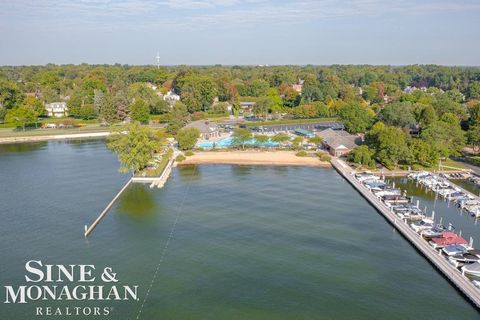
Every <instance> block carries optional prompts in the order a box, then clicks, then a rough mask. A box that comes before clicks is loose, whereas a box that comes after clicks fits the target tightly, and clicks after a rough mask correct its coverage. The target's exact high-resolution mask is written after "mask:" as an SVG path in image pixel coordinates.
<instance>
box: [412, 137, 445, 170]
mask: <svg viewBox="0 0 480 320" xmlns="http://www.w3.org/2000/svg"><path fill="white" fill-rule="evenodd" d="M408 148H409V152H410V153H409V157H410V158H409V159H408V161H407V162H408V163H409V164H419V165H422V166H425V167H433V166H434V165H435V164H436V163H437V162H438V152H437V151H436V150H435V148H434V147H433V146H432V145H430V144H428V143H426V142H425V141H423V140H421V139H412V141H411V142H410V144H409V146H408Z"/></svg>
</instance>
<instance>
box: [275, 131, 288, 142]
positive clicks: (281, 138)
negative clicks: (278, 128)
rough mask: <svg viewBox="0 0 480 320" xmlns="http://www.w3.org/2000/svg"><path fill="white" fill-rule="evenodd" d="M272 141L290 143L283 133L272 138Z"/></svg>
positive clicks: (286, 135)
mask: <svg viewBox="0 0 480 320" xmlns="http://www.w3.org/2000/svg"><path fill="white" fill-rule="evenodd" d="M272 141H273V142H277V143H285V142H287V141H290V136H289V135H288V134H286V133H284V132H279V133H277V134H275V135H274V136H273V137H272Z"/></svg>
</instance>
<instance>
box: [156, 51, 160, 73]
mask: <svg viewBox="0 0 480 320" xmlns="http://www.w3.org/2000/svg"><path fill="white" fill-rule="evenodd" d="M155 58H156V59H157V69H159V68H160V53H159V52H158V51H157V56H156V57H155Z"/></svg>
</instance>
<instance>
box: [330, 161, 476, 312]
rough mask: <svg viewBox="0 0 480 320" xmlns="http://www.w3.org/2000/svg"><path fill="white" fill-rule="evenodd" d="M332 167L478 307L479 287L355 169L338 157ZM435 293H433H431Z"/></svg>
mask: <svg viewBox="0 0 480 320" xmlns="http://www.w3.org/2000/svg"><path fill="white" fill-rule="evenodd" d="M332 165H333V167H334V168H335V169H336V170H337V171H338V172H339V173H340V174H341V175H342V176H343V177H344V178H345V179H346V180H347V181H348V182H349V183H350V184H351V185H352V186H353V187H354V188H355V189H356V190H357V191H358V192H359V193H360V194H361V195H362V196H363V197H364V198H365V199H367V201H368V202H370V204H371V205H372V206H373V207H374V208H375V209H377V211H378V212H380V214H382V216H383V217H384V218H385V219H386V220H387V221H388V222H390V224H391V225H393V226H394V227H395V228H396V229H397V230H398V231H399V232H400V233H401V234H402V235H403V236H404V237H405V239H407V240H408V241H409V242H410V243H411V244H412V245H413V246H414V247H415V248H416V249H417V250H418V251H419V252H421V253H422V254H423V255H424V256H425V258H426V259H428V261H429V262H430V263H431V264H432V265H434V266H435V267H436V268H437V270H439V271H440V272H441V273H442V274H443V275H444V276H445V278H447V279H448V280H449V281H450V282H451V283H452V284H453V285H454V286H455V287H456V288H457V289H458V290H459V291H460V292H461V293H462V294H463V295H464V296H465V297H467V298H468V299H469V300H470V301H471V302H472V304H473V305H475V306H476V307H477V308H479V309H480V289H478V288H476V287H475V286H474V285H473V283H472V282H471V281H470V280H469V279H467V278H466V277H465V276H464V275H462V273H461V272H460V271H459V270H458V269H456V268H455V267H453V266H452V265H451V264H450V263H448V261H447V260H446V259H445V258H444V257H443V256H442V255H440V254H439V253H438V252H437V251H436V250H435V249H433V248H432V247H431V246H430V245H429V244H428V243H427V242H426V241H425V240H424V239H423V238H422V237H421V236H420V235H419V234H417V233H416V232H415V231H413V230H412V229H411V228H409V227H408V225H407V224H406V223H404V222H403V221H401V220H400V219H398V218H397V217H396V216H395V214H394V213H393V212H391V211H390V210H389V209H388V207H387V206H386V205H385V204H384V203H383V202H381V201H380V200H379V199H378V198H376V197H375V196H374V195H373V194H372V193H371V192H370V191H369V190H368V189H367V188H366V187H365V186H364V185H363V184H361V183H360V182H359V181H358V180H357V179H355V176H354V173H355V171H354V170H353V169H351V168H350V167H349V166H348V165H347V164H345V162H343V161H342V160H340V159H332ZM432 294H435V293H432Z"/></svg>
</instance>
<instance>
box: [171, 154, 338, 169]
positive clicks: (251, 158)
mask: <svg viewBox="0 0 480 320" xmlns="http://www.w3.org/2000/svg"><path fill="white" fill-rule="evenodd" d="M191 164H236V165H270V166H272V165H274V166H275V165H277V166H308V167H331V165H330V163H329V162H323V161H320V160H319V159H318V158H317V157H297V156H296V155H295V152H294V151H223V152H222V151H218V152H217V151H211V152H195V154H194V155H193V156H190V157H187V159H185V160H184V161H182V162H181V163H179V165H191Z"/></svg>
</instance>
